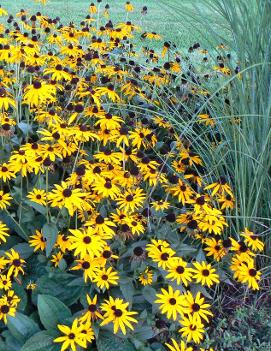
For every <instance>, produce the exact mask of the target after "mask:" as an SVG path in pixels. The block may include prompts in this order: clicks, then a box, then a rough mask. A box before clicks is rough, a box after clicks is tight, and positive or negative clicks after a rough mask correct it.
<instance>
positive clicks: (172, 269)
mask: <svg viewBox="0 0 271 351" xmlns="http://www.w3.org/2000/svg"><path fill="white" fill-rule="evenodd" d="M166 270H167V272H168V274H167V275H166V278H167V279H170V280H173V281H174V280H175V281H177V284H178V285H179V284H181V283H182V284H184V285H185V286H188V284H189V283H190V282H191V281H192V276H193V274H192V272H193V269H192V268H189V267H187V263H186V262H185V261H184V260H183V259H182V258H181V257H172V258H170V259H169V261H168V264H167V268H166Z"/></svg>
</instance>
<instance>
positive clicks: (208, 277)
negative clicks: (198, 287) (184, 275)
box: [193, 261, 219, 288]
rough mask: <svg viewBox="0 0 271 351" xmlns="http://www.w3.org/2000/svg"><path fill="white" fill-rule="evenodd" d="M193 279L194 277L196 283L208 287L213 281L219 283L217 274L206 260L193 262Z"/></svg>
mask: <svg viewBox="0 0 271 351" xmlns="http://www.w3.org/2000/svg"><path fill="white" fill-rule="evenodd" d="M193 265H194V267H195V268H196V269H194V277H193V278H194V279H196V282H197V283H201V284H202V285H207V286H208V287H209V288H210V287H211V286H212V285H213V284H214V283H217V284H218V283H219V276H218V274H216V273H215V269H214V268H212V266H211V265H210V264H209V263H206V262H204V261H203V262H201V263H199V262H194V263H193Z"/></svg>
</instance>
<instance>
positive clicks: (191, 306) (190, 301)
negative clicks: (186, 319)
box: [183, 291, 213, 323]
mask: <svg viewBox="0 0 271 351" xmlns="http://www.w3.org/2000/svg"><path fill="white" fill-rule="evenodd" d="M183 306H184V313H185V314H187V315H191V316H192V317H193V318H194V319H195V320H197V321H199V322H201V320H202V319H204V320H205V321H206V322H207V323H208V322H209V316H213V314H212V312H210V311H209V310H208V309H209V307H211V305H209V304H208V303H205V299H204V297H202V296H201V293H200V292H198V293H197V295H196V297H195V298H194V297H193V295H192V293H191V292H190V291H187V293H186V294H185V299H184V301H183Z"/></svg>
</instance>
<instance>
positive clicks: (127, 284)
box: [119, 278, 135, 305]
mask: <svg viewBox="0 0 271 351" xmlns="http://www.w3.org/2000/svg"><path fill="white" fill-rule="evenodd" d="M119 285H120V291H121V292H122V295H123V297H124V299H125V300H126V301H128V302H129V303H130V305H131V304H132V303H133V297H134V293H135V289H134V285H133V282H132V280H131V279H129V278H123V279H120V282H119Z"/></svg>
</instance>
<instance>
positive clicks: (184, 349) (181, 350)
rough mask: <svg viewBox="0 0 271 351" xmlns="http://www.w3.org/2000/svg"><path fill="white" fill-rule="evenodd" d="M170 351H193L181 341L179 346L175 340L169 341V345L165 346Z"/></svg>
mask: <svg viewBox="0 0 271 351" xmlns="http://www.w3.org/2000/svg"><path fill="white" fill-rule="evenodd" d="M165 345H166V346H167V347H168V349H169V350H170V351H193V347H189V346H187V345H186V343H185V342H184V341H181V342H180V343H179V344H178V343H177V341H176V340H175V339H171V344H169V343H166V344H165Z"/></svg>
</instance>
